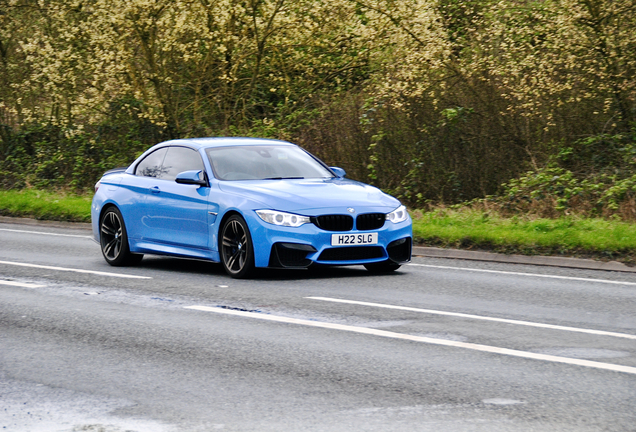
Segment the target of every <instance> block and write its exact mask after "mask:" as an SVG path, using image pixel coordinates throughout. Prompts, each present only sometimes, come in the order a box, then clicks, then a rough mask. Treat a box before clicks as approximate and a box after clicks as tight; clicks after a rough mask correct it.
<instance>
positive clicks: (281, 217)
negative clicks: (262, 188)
mask: <svg viewBox="0 0 636 432" xmlns="http://www.w3.org/2000/svg"><path fill="white" fill-rule="evenodd" d="M256 214H257V215H258V217H260V218H261V219H263V220H264V221H265V222H267V223H271V224H273V225H278V226H288V227H299V226H301V225H304V224H306V223H309V222H311V221H310V220H309V218H308V217H307V216H300V215H296V214H292V213H285V212H280V211H275V210H256Z"/></svg>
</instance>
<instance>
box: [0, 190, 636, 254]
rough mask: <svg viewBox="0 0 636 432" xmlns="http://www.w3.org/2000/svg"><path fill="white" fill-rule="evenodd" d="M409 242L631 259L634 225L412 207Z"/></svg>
mask: <svg viewBox="0 0 636 432" xmlns="http://www.w3.org/2000/svg"><path fill="white" fill-rule="evenodd" d="M90 212H91V197H90V196H78V195H72V194H62V193H52V192H44V191H38V190H33V189H26V190H22V191H0V215H3V216H16V217H30V218H34V219H42V220H57V221H74V222H90V219H91V213H90ZM411 215H412V216H413V234H414V237H415V243H416V244H419V245H426V246H438V247H446V248H459V249H473V250H475V249H480V250H489V251H493V252H502V253H518V254H525V255H563V256H578V257H588V258H596V259H603V260H608V259H611V260H618V261H622V262H625V263H631V264H636V224H633V223H627V222H620V221H615V220H606V219H590V218H578V217H561V218H558V219H533V218H524V217H518V216H514V217H510V218H504V217H500V216H499V215H498V214H496V213H495V212H492V211H490V212H488V211H483V210H472V209H467V208H464V209H440V210H434V211H430V212H425V213H424V212H421V211H414V212H411Z"/></svg>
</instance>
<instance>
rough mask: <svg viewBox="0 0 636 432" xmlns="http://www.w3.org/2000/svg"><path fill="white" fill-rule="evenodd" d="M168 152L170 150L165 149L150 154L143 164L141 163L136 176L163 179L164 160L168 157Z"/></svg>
mask: <svg viewBox="0 0 636 432" xmlns="http://www.w3.org/2000/svg"><path fill="white" fill-rule="evenodd" d="M167 151H168V149H167V148H165V147H164V148H161V149H159V150H157V151H154V152H152V153H150V154H149V155H148V156H146V157H145V158H144V159H143V160H142V161H141V162H139V164H138V165H137V168H136V170H135V174H136V175H138V176H144V177H156V178H161V177H162V171H163V168H162V164H163V159H164V158H165V157H166V152H167Z"/></svg>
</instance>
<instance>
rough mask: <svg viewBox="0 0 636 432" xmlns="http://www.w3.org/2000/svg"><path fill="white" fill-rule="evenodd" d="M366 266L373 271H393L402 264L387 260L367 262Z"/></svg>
mask: <svg viewBox="0 0 636 432" xmlns="http://www.w3.org/2000/svg"><path fill="white" fill-rule="evenodd" d="M364 267H365V268H366V269H367V270H369V271H370V272H371V273H391V272H394V271H396V270H397V269H399V268H400V264H398V263H396V262H393V261H391V260H386V261H382V262H379V263H371V264H365V265H364Z"/></svg>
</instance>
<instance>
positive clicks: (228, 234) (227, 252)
mask: <svg viewBox="0 0 636 432" xmlns="http://www.w3.org/2000/svg"><path fill="white" fill-rule="evenodd" d="M219 250H220V252H221V263H223V268H224V269H225V271H226V272H227V274H229V275H230V276H231V277H233V278H235V279H245V278H248V277H250V276H251V275H253V274H254V270H255V266H254V247H253V243H252V236H251V235H250V230H249V228H248V226H247V222H245V219H243V218H242V217H241V216H239V215H237V214H235V215H232V216H230V217H229V218H228V219H227V221H225V223H224V224H223V227H222V228H221V235H220V236H219Z"/></svg>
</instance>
